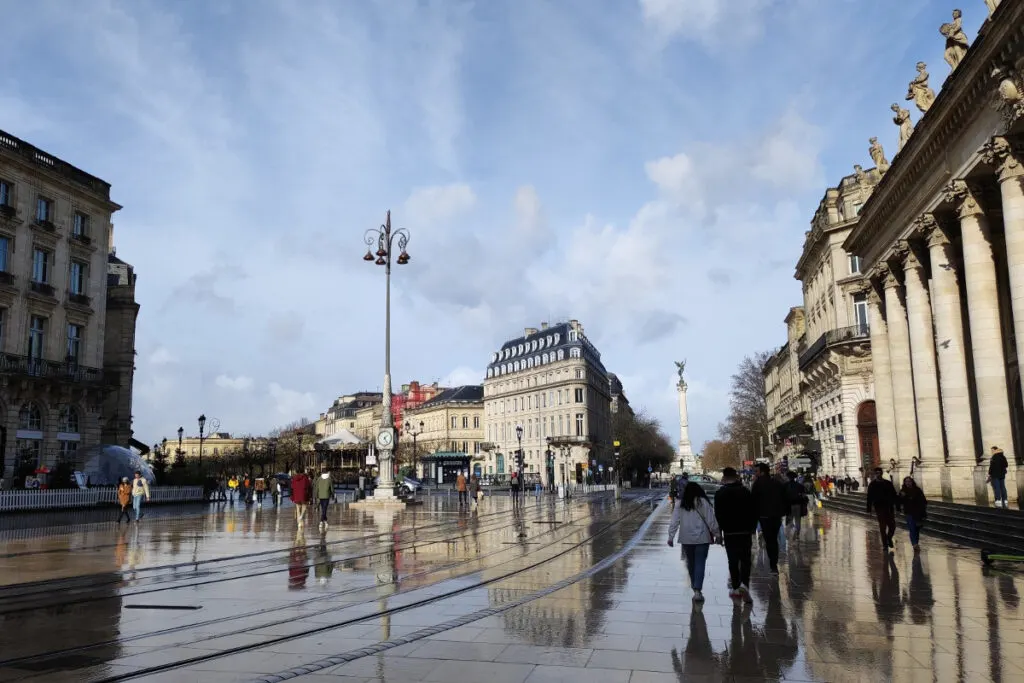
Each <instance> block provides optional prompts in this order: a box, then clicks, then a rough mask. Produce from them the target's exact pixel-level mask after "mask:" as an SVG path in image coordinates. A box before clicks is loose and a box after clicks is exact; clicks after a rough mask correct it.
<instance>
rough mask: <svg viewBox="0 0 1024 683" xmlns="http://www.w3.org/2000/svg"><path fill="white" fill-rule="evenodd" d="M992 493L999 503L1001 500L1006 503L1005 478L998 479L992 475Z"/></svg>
mask: <svg viewBox="0 0 1024 683" xmlns="http://www.w3.org/2000/svg"><path fill="white" fill-rule="evenodd" d="M992 494H993V495H994V496H995V498H996V502H997V503H998V502H999V501H1003V502H1004V503H1005V502H1006V480H1005V479H996V478H995V477H992Z"/></svg>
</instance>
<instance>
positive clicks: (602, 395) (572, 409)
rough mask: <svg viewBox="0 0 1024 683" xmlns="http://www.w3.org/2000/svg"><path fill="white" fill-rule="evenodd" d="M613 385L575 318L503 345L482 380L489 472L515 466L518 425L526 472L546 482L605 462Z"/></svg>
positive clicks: (577, 475) (543, 325)
mask: <svg viewBox="0 0 1024 683" xmlns="http://www.w3.org/2000/svg"><path fill="white" fill-rule="evenodd" d="M610 387H611V385H610V383H609V380H608V373H607V372H606V371H605V368H604V365H603V364H602V363H601V354H600V352H598V350H597V348H595V347H594V345H593V344H591V343H590V340H588V339H587V337H586V335H585V334H584V332H583V326H582V325H581V324H580V323H579V321H578V320H570V321H568V322H565V323H558V324H555V325H548V324H547V323H541V326H540V328H539V329H537V328H533V327H529V328H526V330H525V332H524V333H523V336H522V337H518V338H516V339H511V340H509V341H507V342H505V343H504V344H502V346H501V349H499V350H498V351H496V352H495V353H494V354H493V355H492V356H491V363H490V365H488V366H487V376H486V378H485V379H484V427H485V430H486V431H485V433H484V436H485V438H486V441H487V445H488V448H487V449H486V456H485V462H486V465H485V467H486V470H485V471H486V473H488V474H490V473H492V472H493V473H494V474H507V473H509V472H511V471H512V469H513V467H514V464H515V457H514V454H515V452H516V451H517V449H518V448H519V442H518V440H517V437H516V427H520V426H521V427H522V434H523V438H522V449H523V454H524V469H523V471H524V472H525V473H528V474H532V475H539V478H540V481H541V482H542V483H543V484H544V485H548V484H550V483H553V482H556V481H562V480H563V479H564V478H568V479H570V480H572V479H573V478H575V479H576V480H580V479H581V478H582V477H583V476H584V475H585V471H586V470H587V468H588V467H589V466H590V464H591V463H592V462H593V461H595V460H596V461H598V462H599V463H600V464H608V463H609V462H610V457H611V441H612V437H611V434H612V427H611V402H612V397H611V394H610ZM549 439H551V441H549ZM549 449H550V450H552V452H554V454H555V455H554V457H551V456H549V455H548V451H549Z"/></svg>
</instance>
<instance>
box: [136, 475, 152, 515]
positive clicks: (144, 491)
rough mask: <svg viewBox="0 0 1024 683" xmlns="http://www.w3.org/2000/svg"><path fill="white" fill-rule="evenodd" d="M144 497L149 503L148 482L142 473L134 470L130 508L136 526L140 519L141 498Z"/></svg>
mask: <svg viewBox="0 0 1024 683" xmlns="http://www.w3.org/2000/svg"><path fill="white" fill-rule="evenodd" d="M143 496H145V498H146V502H147V503H148V502H149V482H148V481H146V480H145V479H144V478H143V476H142V472H140V471H139V470H135V479H133V480H132V508H134V509H135V522H136V524H137V523H138V521H139V520H140V519H142V498H143Z"/></svg>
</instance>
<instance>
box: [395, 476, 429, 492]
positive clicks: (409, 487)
mask: <svg viewBox="0 0 1024 683" xmlns="http://www.w3.org/2000/svg"><path fill="white" fill-rule="evenodd" d="M399 485H400V486H401V487H402V488H404V489H405V490H406V491H407V492H408V493H419V492H420V490H421V489H422V488H423V483H422V482H419V481H417V480H415V479H413V478H412V477H403V478H402V481H400V482H399Z"/></svg>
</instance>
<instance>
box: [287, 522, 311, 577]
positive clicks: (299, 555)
mask: <svg viewBox="0 0 1024 683" xmlns="http://www.w3.org/2000/svg"><path fill="white" fill-rule="evenodd" d="M308 560H309V553H308V552H307V551H306V537H305V536H303V535H302V529H301V528H300V529H299V531H298V533H296V534H295V544H294V545H293V546H292V552H291V554H290V555H289V556H288V590H302V589H304V588H305V587H306V579H308V578H309V565H308V564H306V562H307V561H308Z"/></svg>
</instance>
